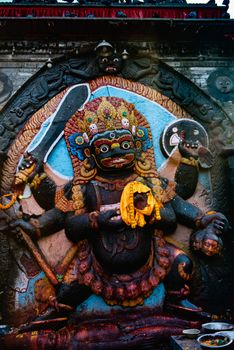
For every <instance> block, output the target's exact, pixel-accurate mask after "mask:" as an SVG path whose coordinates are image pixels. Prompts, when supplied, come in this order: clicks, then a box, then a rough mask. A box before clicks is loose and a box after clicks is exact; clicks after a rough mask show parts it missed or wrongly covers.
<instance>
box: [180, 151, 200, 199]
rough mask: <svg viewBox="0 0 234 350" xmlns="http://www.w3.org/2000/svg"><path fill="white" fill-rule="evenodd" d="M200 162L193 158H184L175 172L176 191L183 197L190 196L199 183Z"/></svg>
mask: <svg viewBox="0 0 234 350" xmlns="http://www.w3.org/2000/svg"><path fill="white" fill-rule="evenodd" d="M198 175H199V169H198V162H197V160H195V159H193V158H191V159H187V158H184V157H183V158H182V160H181V162H180V164H179V166H178V168H177V170H176V174H175V182H176V193H177V194H178V195H179V196H180V197H182V198H183V199H188V198H190V197H191V196H192V195H193V194H194V192H195V190H196V187H197V183H198Z"/></svg>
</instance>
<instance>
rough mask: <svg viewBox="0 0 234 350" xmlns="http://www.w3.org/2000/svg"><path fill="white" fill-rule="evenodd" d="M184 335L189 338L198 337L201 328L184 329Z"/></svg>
mask: <svg viewBox="0 0 234 350" xmlns="http://www.w3.org/2000/svg"><path fill="white" fill-rule="evenodd" d="M182 333H183V335H184V336H185V337H187V338H191V339H192V338H196V337H197V336H198V335H199V334H200V333H201V332H200V330H199V329H196V328H189V329H184V330H183V332H182Z"/></svg>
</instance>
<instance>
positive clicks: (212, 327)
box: [202, 322, 234, 333]
mask: <svg viewBox="0 0 234 350" xmlns="http://www.w3.org/2000/svg"><path fill="white" fill-rule="evenodd" d="M202 328H203V329H204V330H205V331H207V332H210V333H213V332H219V331H231V330H232V329H233V328H234V325H233V324H230V323H225V322H209V323H203V324H202Z"/></svg>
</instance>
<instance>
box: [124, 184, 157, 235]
mask: <svg viewBox="0 0 234 350" xmlns="http://www.w3.org/2000/svg"><path fill="white" fill-rule="evenodd" d="M135 193H145V194H147V205H146V206H145V208H143V209H138V208H136V207H135V206H134V194H135ZM161 207H162V204H161V203H160V202H159V201H157V200H156V198H155V197H154V195H153V193H152V191H151V189H150V188H149V187H148V186H146V185H144V184H143V183H141V182H138V181H133V182H130V183H129V184H127V185H126V186H125V187H124V190H123V193H122V196H121V199H120V213H121V217H122V220H123V221H124V222H125V223H126V224H127V225H128V226H131V227H132V228H136V226H140V227H143V226H144V225H145V224H146V221H145V215H146V216H150V215H151V214H152V212H153V210H155V218H156V220H161V216H160V208H161Z"/></svg>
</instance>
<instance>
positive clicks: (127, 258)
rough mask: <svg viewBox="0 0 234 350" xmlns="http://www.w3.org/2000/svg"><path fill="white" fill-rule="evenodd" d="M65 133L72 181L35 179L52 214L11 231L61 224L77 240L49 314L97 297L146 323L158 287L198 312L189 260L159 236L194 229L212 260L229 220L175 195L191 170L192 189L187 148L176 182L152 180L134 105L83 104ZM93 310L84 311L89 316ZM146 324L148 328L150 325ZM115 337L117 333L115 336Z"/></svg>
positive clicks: (147, 144)
mask: <svg viewBox="0 0 234 350" xmlns="http://www.w3.org/2000/svg"><path fill="white" fill-rule="evenodd" d="M64 135H65V140H66V145H67V149H68V151H69V154H70V157H71V160H72V166H73V170H74V178H73V180H72V181H71V182H69V183H67V184H66V185H65V186H63V187H62V188H57V189H56V193H55V196H54V189H55V186H54V185H53V184H52V180H48V179H46V180H45V179H44V177H41V178H40V179H39V180H38V182H35V186H34V187H36V189H34V190H33V192H37V200H38V202H39V204H40V197H45V196H46V198H47V199H48V200H51V198H50V197H52V198H54V208H51V209H50V210H47V211H46V212H45V213H44V214H42V215H40V216H38V217H36V216H35V215H34V216H32V217H27V218H26V217H24V218H22V219H18V220H16V221H15V222H13V223H12V225H11V227H12V229H13V228H14V227H16V226H17V227H21V229H22V230H23V232H24V234H25V233H27V235H29V236H31V237H32V238H33V239H34V240H36V239H39V238H41V237H43V236H46V235H51V234H53V233H55V232H57V231H58V230H60V229H62V228H64V229H65V234H66V237H67V238H68V240H70V241H72V242H73V243H74V244H75V247H76V248H75V249H74V252H75V254H73V259H70V261H72V263H71V266H72V267H71V268H70V269H69V271H68V272H66V273H65V274H64V276H62V277H63V281H62V282H60V283H57V285H56V288H55V289H54V293H51V296H52V298H51V299H50V301H51V303H50V304H51V305H52V306H53V307H55V308H58V307H59V305H64V304H66V305H68V307H76V306H79V304H81V303H82V302H84V301H85V300H86V299H87V298H89V297H90V296H91V295H95V296H96V297H97V296H98V297H99V300H102V302H104V304H105V305H109V307H110V310H111V308H115V307H118V308H120V310H122V311H121V312H124V313H125V314H131V312H132V311H136V312H139V313H141V312H142V308H143V310H144V312H146V315H147V317H148V316H149V315H150V314H151V315H155V314H157V312H158V311H155V310H156V305H155V302H156V301H155V300H157V303H159V304H160V305H161V306H162V305H163V304H164V302H165V301H164V297H163V296H162V295H161V294H160V292H159V290H160V288H162V282H163V283H164V285H165V288H166V291H167V294H166V295H167V303H168V304H171V305H179V307H181V308H182V309H183V308H186V309H187V310H188V309H189V310H193V311H194V312H198V313H199V312H200V311H201V309H200V308H198V307H196V306H195V305H193V304H192V303H190V302H189V301H188V295H189V286H188V283H189V279H190V277H191V273H192V262H191V260H190V258H189V257H188V256H187V255H186V254H185V253H184V252H183V251H181V250H179V249H178V248H175V247H174V246H172V245H169V244H167V243H166V241H165V235H170V234H171V233H172V232H173V231H174V230H175V229H176V227H177V224H178V223H181V224H183V225H186V226H189V227H191V228H193V229H194V233H193V242H194V243H193V247H194V248H195V249H196V250H200V251H203V252H204V253H205V254H207V255H211V254H210V253H209V252H208V250H209V249H208V248H207V243H213V242H218V243H219V246H218V247H217V245H216V246H215V250H214V253H215V254H217V253H219V252H220V249H221V246H222V244H221V242H222V241H221V238H220V235H221V234H222V233H223V232H225V231H226V230H227V227H228V222H227V219H226V218H225V217H224V215H222V214H221V213H216V212H209V213H206V214H205V213H203V212H202V211H201V210H200V209H199V208H198V207H195V206H194V205H192V204H190V203H188V202H186V201H185V200H184V199H183V198H182V197H181V196H179V195H178V194H177V192H179V193H180V195H182V196H183V193H184V192H183V188H184V187H186V186H185V185H186V174H188V173H189V172H190V171H192V172H194V177H193V179H192V185H191V184H190V185H189V186H188V187H189V188H192V192H193V191H194V188H193V187H194V186H196V183H197V164H196V161H195V160H194V159H193V160H191V153H190V150H189V147H186V146H184V145H183V143H182V144H181V145H180V150H181V153H182V155H183V158H182V161H181V164H180V166H179V168H178V170H177V172H179V173H180V178H181V174H184V177H183V184H180V183H177V184H176V183H174V182H170V181H168V180H167V179H165V178H162V177H160V176H159V174H158V173H157V171H156V166H155V160H154V152H153V148H152V146H153V143H152V136H151V131H150V128H149V125H148V123H147V121H146V119H145V118H144V116H143V115H142V114H141V113H140V112H139V111H138V110H137V109H136V108H135V106H134V105H133V104H131V103H128V102H126V101H125V100H124V99H122V98H117V97H99V98H95V99H93V100H92V101H90V102H88V103H87V104H86V105H85V107H84V108H83V109H82V110H80V111H77V112H76V113H75V114H74V115H73V116H72V117H71V118H70V119H69V120H68V122H67V124H66V126H65V129H64ZM196 147H198V146H196V145H194V148H196ZM25 164H26V166H25V167H24V169H22V167H21V169H19V172H18V173H17V175H16V180H15V183H16V188H17V186H20V185H22V183H24V182H25V180H27V177H28V176H29V175H30V173H32V172H33V169H34V167H33V165H34V160H33V159H30V156H29V158H28V159H25ZM25 174H26V177H25ZM34 179H35V178H34ZM46 181H47V182H46ZM189 181H191V177H189ZM38 193H39V195H38ZM191 194H192V193H191ZM187 196H188V193H187V192H186V194H185V197H187ZM197 230H198V232H197V233H196V231H197ZM204 245H205V246H204ZM207 252H208V253H207ZM71 274H72V276H71ZM51 289H53V288H51ZM154 298H155V299H154ZM149 300H150V302H149ZM148 303H150V307H149V308H148V306H147V305H149V304H148ZM96 307H97V308H98V305H97V306H95V307H94V308H96ZM145 308H146V309H147V311H145ZM54 310H55V309H53V308H52V309H50V308H49V309H47V310H46V312H45V313H44V314H42V315H40V316H39V318H37V320H36V321H38V320H40V321H42V320H44V319H47V318H53V317H55V315H57V316H58V314H57V312H55V311H54ZM118 310H119V309H118ZM97 313H98V311H97V310H96V311H94V312H93V314H92V312H91V315H89V317H91V316H92V317H95V315H96V314H97ZM160 313H161V314H162V309H161V310H160ZM59 315H61V314H59ZM110 315H111V311H110V313H109V317H110ZM147 317H146V318H147ZM80 321H81V316H80V314H79V311H77V314H76V313H75V315H73V318H72V322H71V324H73V326H74V325H76V326H77V323H79V322H80ZM131 322H133V323H134V322H135V321H131ZM144 322H145V323H144V326H149V320H148V321H147V320H145V321H144ZM150 322H151V321H150ZM168 322H169V321H168ZM87 327H89V326H87ZM169 328H170V327H169ZM26 329H27V330H30V329H32V327H30V326H29V328H25V330H26ZM77 332H78V331H77ZM151 332H153V334H154V336H155V332H156V331H155V330H153V331H152V327H149V328H148V330H147V332H146V333H147V336H149V337H151V335H152V334H151ZM156 333H157V332H156ZM169 333H170V332H169ZM169 333H167V334H169ZM110 334H111V331H110ZM123 334H124V331H123V330H122V331H120V333H118V335H116V339H119V337H121V336H123ZM147 336H146V337H147ZM94 338H95V337H94ZM15 341H16V340H15ZM17 341H18V340H17ZM96 341H97V338H96ZM122 342H123V340H122ZM120 343H121V342H120ZM6 344H7V340H6ZM14 344H15V343H14ZM66 346H68V345H66ZM9 348H10V347H9ZM58 348H59V347H58ZM64 348H66V347H64ZM72 349H73V348H72ZM74 349H75V347H74Z"/></svg>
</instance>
